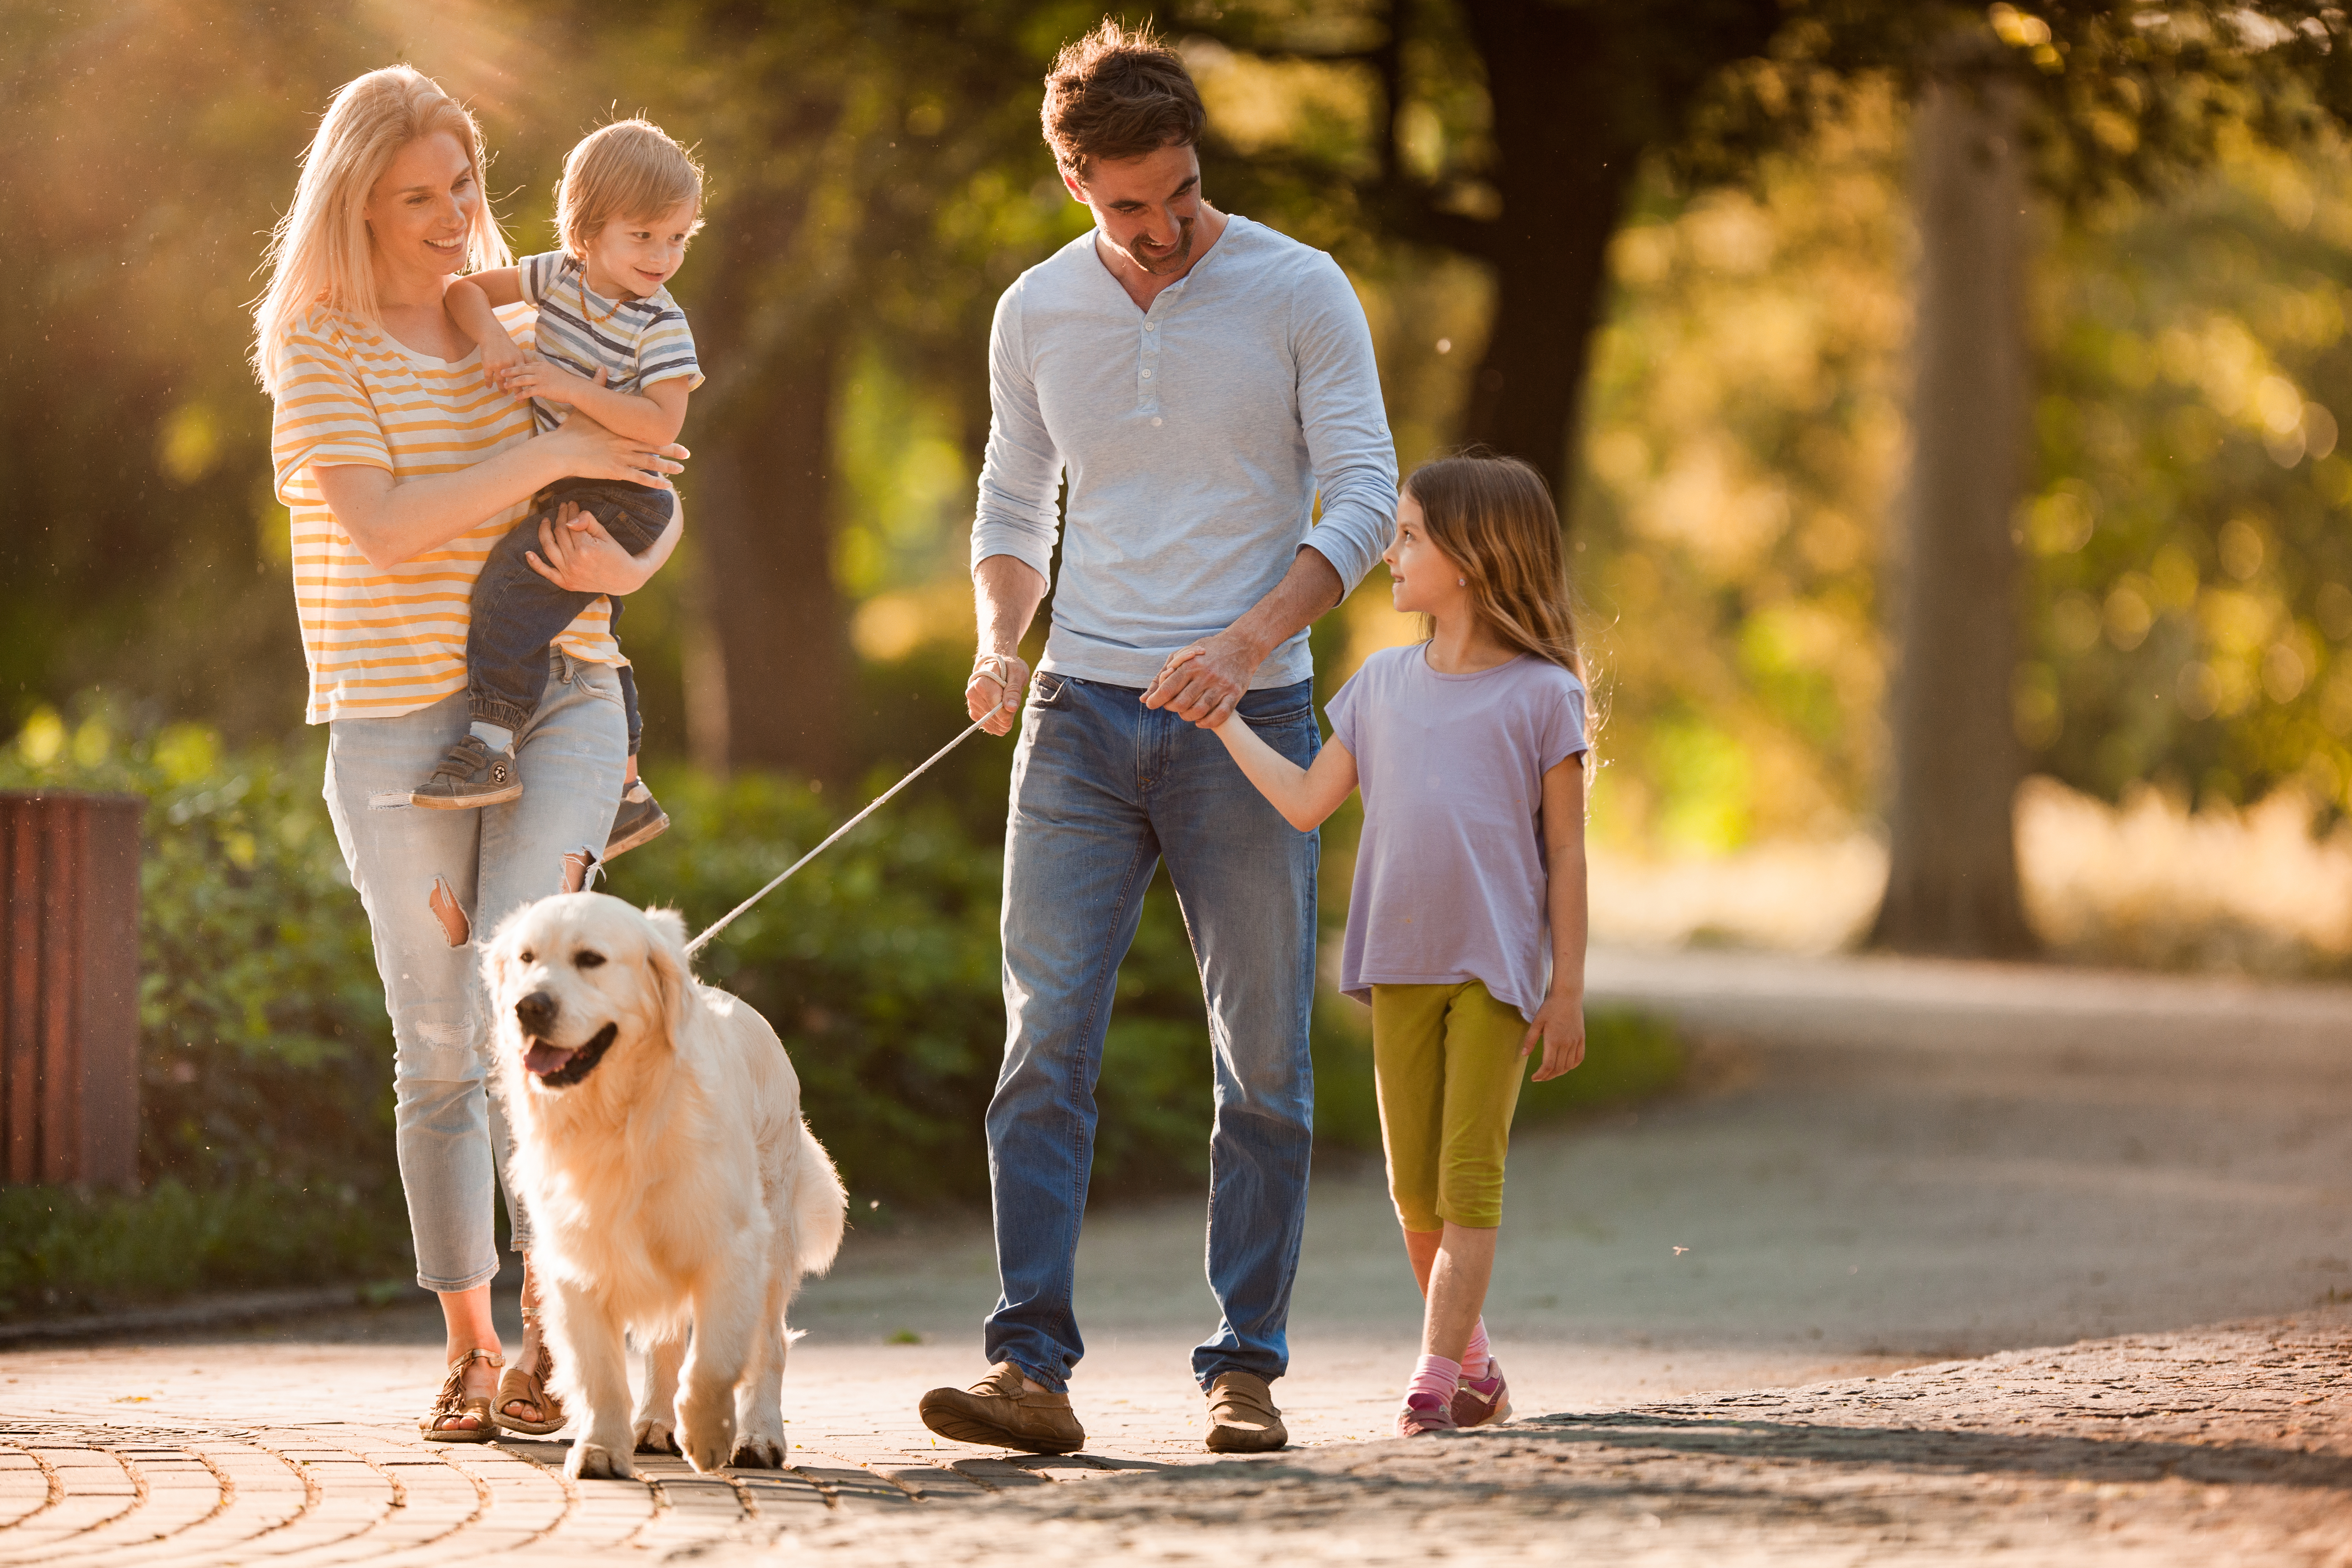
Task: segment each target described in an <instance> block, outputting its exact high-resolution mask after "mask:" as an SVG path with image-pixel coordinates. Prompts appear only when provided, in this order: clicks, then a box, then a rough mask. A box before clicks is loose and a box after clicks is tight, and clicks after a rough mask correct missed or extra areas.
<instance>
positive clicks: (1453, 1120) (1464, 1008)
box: [1372, 980, 1531, 1231]
mask: <svg viewBox="0 0 2352 1568" xmlns="http://www.w3.org/2000/svg"><path fill="white" fill-rule="evenodd" d="M1527 1032H1528V1021H1527V1020H1526V1019H1525V1018H1522V1017H1520V1016H1519V1011H1518V1009H1517V1008H1516V1007H1512V1006H1508V1005H1505V1004H1503V1003H1501V1002H1497V1001H1496V1000H1495V999H1494V998H1493V997H1492V996H1489V995H1488V994H1486V986H1485V985H1483V984H1480V983H1479V982H1477V981H1475V980H1471V981H1465V982H1464V983H1463V984H1458V985H1375V986H1373V987H1372V1072H1373V1076H1374V1078H1375V1079H1376V1080H1377V1081H1378V1083H1379V1085H1380V1095H1381V1142H1382V1143H1383V1144H1384V1145H1385V1146H1386V1147H1387V1150H1388V1156H1389V1195H1390V1196H1391V1198H1393V1199H1394V1200H1395V1201H1396V1211H1397V1219H1398V1221H1399V1222H1400V1223H1401V1224H1402V1225H1403V1226H1404V1228H1405V1229H1407V1230H1423V1231H1427V1230H1443V1229H1444V1228H1445V1222H1446V1221H1448V1220H1451V1221H1452V1222H1453V1223H1454V1224H1455V1225H1460V1226H1472V1227H1473V1228H1475V1229H1481V1230H1489V1229H1492V1228H1494V1227H1495V1226H1499V1225H1501V1224H1502V1223H1503V1156H1504V1154H1505V1152H1507V1151H1508V1149H1509V1148H1510V1144H1511V1113H1512V1111H1514V1110H1517V1108H1518V1103H1519V1082H1520V1080H1521V1079H1523V1078H1524V1077H1525V1076H1526V1074H1527V1068H1528V1061H1529V1060H1530V1059H1531V1058H1524V1057H1521V1056H1520V1055H1519V1042H1520V1041H1521V1040H1522V1039H1524V1038H1526V1037H1527Z"/></svg>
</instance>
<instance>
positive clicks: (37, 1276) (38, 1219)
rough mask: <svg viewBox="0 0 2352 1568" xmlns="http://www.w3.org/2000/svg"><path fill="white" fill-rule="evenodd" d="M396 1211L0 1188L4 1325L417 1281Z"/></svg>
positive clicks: (280, 1193)
mask: <svg viewBox="0 0 2352 1568" xmlns="http://www.w3.org/2000/svg"><path fill="white" fill-rule="evenodd" d="M394 1199H395V1201H394V1203H393V1204H391V1205H388V1206H387V1205H383V1204H382V1203H378V1204H374V1205H365V1204H362V1203H361V1202H360V1201H359V1195H358V1193H357V1191H356V1189H354V1188H352V1187H351V1186H348V1185H339V1186H336V1187H334V1188H332V1189H320V1188H310V1187H303V1186H300V1185H296V1184H288V1183H284V1182H256V1183H251V1184H247V1185H244V1186H236V1187H215V1188H212V1189H208V1190H205V1191H197V1190H194V1189H193V1188H190V1187H189V1186H187V1185H186V1184H184V1183H182V1182H179V1181H177V1180H174V1179H169V1178H167V1179H165V1180H163V1181H162V1182H158V1183H156V1184H153V1185H152V1186H150V1187H148V1188H147V1189H146V1190H144V1191H143V1192H141V1193H140V1194H138V1195H136V1196H123V1195H121V1194H92V1193H84V1192H76V1191H73V1190H71V1189H69V1188H65V1187H0V1318H7V1317H18V1316H24V1315H27V1314H40V1315H54V1314H57V1313H59V1312H61V1311H70V1310H75V1309H103V1308H107V1307H111V1306H116V1305H120V1304H122V1303H125V1302H131V1301H145V1300H158V1299H161V1298H165V1297H171V1296H181V1295H186V1294H188V1293H189V1292H192V1291H196V1290H235V1289H257V1288H261V1287H267V1286H280V1285H321V1284H331V1283H334V1282H337V1281H340V1280H357V1279H385V1278H389V1277H393V1276H404V1275H407V1274H408V1273H410V1272H412V1266H411V1264H410V1261H409V1252H408V1221H407V1217H406V1215H404V1213H403V1212H402V1211H401V1209H400V1206H399V1205H398V1203H397V1201H396V1200H397V1194H394Z"/></svg>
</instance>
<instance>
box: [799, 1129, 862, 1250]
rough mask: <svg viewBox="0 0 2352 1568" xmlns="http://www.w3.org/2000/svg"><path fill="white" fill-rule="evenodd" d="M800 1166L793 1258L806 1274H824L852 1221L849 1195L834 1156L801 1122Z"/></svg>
mask: <svg viewBox="0 0 2352 1568" xmlns="http://www.w3.org/2000/svg"><path fill="white" fill-rule="evenodd" d="M793 1161H794V1163H796V1164H797V1165H798V1166H799V1169H798V1171H797V1172H796V1173H795V1176H796V1178H797V1179H796V1180H794V1181H793V1258H795V1259H796V1260H797V1261H798V1262H799V1264H800V1268H801V1272H802V1273H803V1274H822V1273H824V1271H825V1270H826V1269H828V1268H832V1267H833V1259H834V1256H835V1254H836V1253H838V1252H839V1251H840V1250H841V1233H842V1231H843V1230H844V1229H845V1228H846V1227H847V1225H848V1221H849V1194H848V1193H847V1192H846V1191H845V1190H844V1189H843V1187H842V1184H841V1173H839V1172H838V1171H835V1169H834V1168H833V1156H832V1155H830V1154H828V1153H826V1152H824V1144H822V1143H820V1142H817V1141H816V1134H815V1133H814V1132H812V1131H809V1129H808V1123H807V1122H805V1121H803V1122H802V1123H801V1146H800V1148H799V1150H798V1151H797V1152H795V1153H794V1154H793Z"/></svg>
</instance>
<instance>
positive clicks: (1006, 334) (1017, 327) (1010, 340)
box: [971, 286, 1062, 578]
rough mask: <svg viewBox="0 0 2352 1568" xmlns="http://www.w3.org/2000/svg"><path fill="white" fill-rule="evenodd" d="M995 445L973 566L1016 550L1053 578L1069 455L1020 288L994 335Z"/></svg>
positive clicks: (991, 443)
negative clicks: (1058, 442)
mask: <svg viewBox="0 0 2352 1568" xmlns="http://www.w3.org/2000/svg"><path fill="white" fill-rule="evenodd" d="M988 404H989V420H988V451H987V454H986V456H985V457H984V458H982V462H981V466H980V501H979V505H978V508H977V510H976V511H975V513H974V515H973V518H972V522H971V564H972V565H973V566H974V567H975V568H977V567H978V566H979V565H980V563H982V561H985V560H987V559H988V558H989V557H990V556H992V555H1010V556H1012V557H1013V559H1014V560H1016V561H1019V562H1021V563H1024V564H1025V565H1028V566H1031V567H1034V569H1035V570H1036V573H1037V575H1039V576H1040V577H1048V578H1050V576H1051V574H1052V571H1053V564H1054V535H1055V531H1056V530H1057V529H1058V528H1059V526H1060V510H1059V508H1058V507H1057V505H1056V498H1057V497H1058V495H1059V493H1060V491H1061V488H1062V454H1061V452H1060V450H1059V449H1058V448H1056V447H1055V445H1054V437H1053V436H1052V435H1051V434H1050V433H1048V432H1047V430H1046V428H1045V415H1044V414H1043V412H1042V411H1040V409H1039V408H1038V405H1037V384H1036V381H1035V380H1034V377H1033V376H1032V375H1031V374H1030V371H1029V355H1028V349H1027V345H1026V344H1025V343H1024V341H1023V338H1022V331H1021V289H1020V288H1019V287H1018V286H1016V287H1014V288H1012V289H1007V290H1005V293H1004V297H1003V299H1001V300H998V301H997V302H996V321H995V323H994V324H993V325H992V327H991V328H990V330H989V335H988Z"/></svg>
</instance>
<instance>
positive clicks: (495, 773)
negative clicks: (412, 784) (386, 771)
mask: <svg viewBox="0 0 2352 1568" xmlns="http://www.w3.org/2000/svg"><path fill="white" fill-rule="evenodd" d="M520 795H522V775H521V774H520V773H517V772H516V771H515V763H514V758H512V757H510V756H509V755H508V754H507V753H506V752H494V751H492V750H490V745H489V742H487V741H485V740H483V739H482V738H481V737H480V736H479V735H467V736H466V737H465V738H464V739H462V740H460V741H459V742H457V744H456V745H454V746H452V747H450V748H449V754H448V755H447V756H446V757H444V758H442V759H441V764H440V766H438V767H436V768H435V769H434V770H433V776H432V777H431V778H430V779H427V780H426V781H425V787H424V788H422V789H418V790H415V791H412V792H411V793H410V795H409V796H408V804H409V805H421V806H424V807H425V808H427V809H428V810H432V811H472V810H475V809H476V808H478V807H480V806H485V805H505V804H506V803H507V802H508V801H510V800H514V799H517V798H519V797H520Z"/></svg>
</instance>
